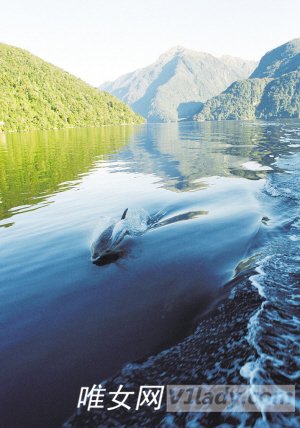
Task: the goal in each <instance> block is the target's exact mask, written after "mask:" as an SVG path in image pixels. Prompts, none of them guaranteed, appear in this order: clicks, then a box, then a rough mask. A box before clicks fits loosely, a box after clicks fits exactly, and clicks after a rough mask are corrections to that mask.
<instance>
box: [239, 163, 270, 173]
mask: <svg viewBox="0 0 300 428" xmlns="http://www.w3.org/2000/svg"><path fill="white" fill-rule="evenodd" d="M242 167H243V168H244V169H247V170H248V171H272V170H273V168H271V167H270V166H264V165H261V164H260V163H258V162H256V161H249V162H245V163H243V164H242Z"/></svg>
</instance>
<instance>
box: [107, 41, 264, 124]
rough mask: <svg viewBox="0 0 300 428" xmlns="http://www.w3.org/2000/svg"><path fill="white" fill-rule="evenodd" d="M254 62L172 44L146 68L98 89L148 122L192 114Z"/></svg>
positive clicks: (167, 120) (252, 68)
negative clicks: (172, 45) (116, 99)
mask: <svg viewBox="0 0 300 428" xmlns="http://www.w3.org/2000/svg"><path fill="white" fill-rule="evenodd" d="M255 66H256V63H255V62H254V61H247V60H243V59H240V58H234V57H229V56H224V57H221V58H216V57H214V56H213V55H210V54H208V53H203V52H195V51H192V50H189V49H185V48H183V47H180V46H178V47H175V48H172V49H170V50H169V51H167V52H165V53H164V54H162V55H161V56H160V57H159V58H158V60H157V61H156V62H154V63H153V64H151V65H149V66H148V67H145V68H142V69H140V70H136V71H134V72H132V73H128V74H126V75H124V76H121V77H119V78H118V79H117V80H115V81H114V82H106V83H104V84H103V85H101V86H100V88H101V89H103V90H105V91H107V92H110V93H111V94H113V95H115V96H116V97H118V98H119V99H120V100H122V101H124V102H125V103H127V104H128V105H129V106H130V107H131V108H132V109H133V110H134V111H135V112H137V113H139V114H140V115H142V116H144V117H145V118H147V120H148V121H149V122H170V121H177V120H181V119H184V118H188V117H191V116H193V115H194V114H195V113H196V112H197V111H199V109H200V108H201V106H202V104H203V103H204V102H205V101H206V100H207V99H209V98H211V97H213V96H214V95H217V94H219V93H220V92H221V91H223V90H224V89H225V88H226V87H227V86H228V85H230V84H231V83H232V82H233V81H235V80H237V79H243V78H246V77H248V76H249V75H250V73H251V72H252V71H253V70H254V68H255Z"/></svg>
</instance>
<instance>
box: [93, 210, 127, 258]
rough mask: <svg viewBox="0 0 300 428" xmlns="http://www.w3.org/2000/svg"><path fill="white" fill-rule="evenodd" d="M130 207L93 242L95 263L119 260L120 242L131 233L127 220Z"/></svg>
mask: <svg viewBox="0 0 300 428" xmlns="http://www.w3.org/2000/svg"><path fill="white" fill-rule="evenodd" d="M127 211H128V208H126V210H125V211H124V212H123V214H122V217H121V219H120V220H119V221H117V222H116V223H113V224H112V225H110V226H109V227H108V228H107V229H105V230H104V231H103V232H102V233H101V235H100V236H99V237H98V238H97V239H96V240H95V241H94V242H93V243H92V246H91V261H92V262H93V263H94V264H98V265H104V264H108V263H111V262H113V261H115V260H117V259H118V258H119V256H120V253H121V251H120V249H119V244H120V243H121V241H122V240H123V239H124V238H125V236H126V235H128V234H129V231H128V228H127V222H126V214H127Z"/></svg>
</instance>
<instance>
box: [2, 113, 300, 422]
mask: <svg viewBox="0 0 300 428" xmlns="http://www.w3.org/2000/svg"><path fill="white" fill-rule="evenodd" d="M299 189H300V122H299V121H282V122H279V121H276V122H258V121H257V122H220V123H200V124H199V123H180V124H157V125H156V124H153V125H141V126H137V127H111V128H102V129H72V130H62V131H48V132H30V133H18V134H0V283H1V287H0V296H1V298H0V308H1V311H0V317H1V318H0V319H1V333H0V334H1V344H0V352H1V397H0V399H1V403H3V406H2V409H3V410H1V419H2V422H1V425H2V426H3V427H6V428H9V427H22V428H23V427H57V426H60V425H61V424H62V423H63V422H64V421H65V420H66V419H67V418H68V417H69V416H70V415H71V414H72V413H73V411H74V409H75V407H76V405H77V400H78V395H79V390H80V387H81V386H90V385H93V384H94V383H98V382H99V381H100V380H102V379H105V378H108V377H110V376H112V375H114V374H115V373H117V372H118V371H119V370H120V369H121V368H122V367H123V366H124V365H125V364H126V363H128V362H133V361H137V360H141V359H144V358H145V357H146V356H149V355H154V354H157V353H158V352H160V351H161V350H163V349H168V348H170V347H172V345H174V344H175V343H178V342H180V341H181V340H183V339H184V338H185V337H188V336H189V335H190V334H192V333H193V331H194V329H195V326H196V325H197V320H198V319H199V317H201V316H202V315H203V314H205V313H207V312H208V311H210V310H212V309H213V308H214V307H216V306H217V305H218V302H219V301H220V299H222V296H223V292H224V285H225V284H226V283H228V281H230V280H231V279H232V278H233V277H234V276H235V275H236V272H237V271H236V268H237V266H238V265H239V263H240V262H241V261H242V260H245V259H247V258H248V257H250V256H253V255H254V254H260V255H259V257H258V258H257V260H256V262H255V263H256V264H257V265H260V267H261V269H262V264H263V265H264V266H263V269H264V272H265V273H264V275H262V274H260V275H259V274H257V276H256V279H255V281H256V283H255V284H256V286H257V289H258V291H257V292H260V293H261V295H263V297H264V299H266V301H267V302H269V303H270V302H271V303H270V305H269V307H268V305H265V306H264V307H263V308H262V309H260V311H261V312H260V315H259V316H258V315H256V318H255V320H254V321H252V324H251V322H250V320H249V329H250V330H251V328H252V329H253V331H255V332H257V331H259V332H260V334H261V335H260V336H259V335H257V334H256V333H255V334H254V333H253V332H252V333H253V334H250V333H251V331H250V330H249V331H250V333H249V334H250V336H249V337H250V338H249V347H253V349H255V350H256V353H257V358H256V360H255V361H254V360H252V361H251V362H250V363H246V362H245V364H244V367H243V373H244V375H245V377H247V376H248V378H247V379H248V381H249V382H251V381H252V380H253V379H254V375H253V373H254V372H255V373H256V374H257V373H261V379H264V381H265V380H268V381H270V382H271V381H272V380H273V381H274V379H278V376H279V374H278V372H279V371H280V380H281V381H282V383H284V382H283V381H285V382H286V383H291V382H292V383H295V382H296V378H297V376H298V375H299V360H297V359H296V355H297V354H295V358H294V357H293V355H294V354H293V350H292V351H291V353H290V355H289V356H287V354H286V350H287V349H288V347H290V346H291V344H293V346H294V345H295V343H296V344H299V337H298V336H297V334H296V331H297V328H299V325H300V323H299V314H298V313H297V305H296V302H298V303H299V300H297V299H299V291H298V286H299V278H300V271H299V261H300V259H299V246H300V235H299V231H300V214H299V213H300V211H299V208H300V206H299V205H300V194H299ZM125 208H128V213H130V212H131V211H134V210H139V209H144V210H146V211H147V212H148V213H149V215H150V216H156V215H157V214H158V213H159V215H160V217H161V219H160V224H159V226H160V227H156V228H153V229H151V230H149V231H147V232H146V233H144V234H142V235H140V236H134V237H127V238H126V239H125V240H124V242H123V243H122V250H123V254H122V257H120V258H119V260H117V261H116V262H115V263H111V264H108V265H105V266H97V265H94V264H92V263H91V261H90V245H91V242H92V239H93V237H96V236H97V234H98V233H100V232H101V231H102V230H103V229H104V228H105V227H106V226H107V225H108V224H110V222H112V221H114V220H117V219H119V218H120V217H121V215H122V213H123V211H124V209H125ZM270 255H272V257H271V258H270ZM297 257H298V258H297ZM279 264H281V265H280V266H281V267H279ZM280 275H281V276H280ZM297 275H298V276H297ZM292 278H293V279H292ZM268 281H269V282H268ZM284 281H285V282H284ZM278 284H279V285H280V286H278ZM297 284H298V285H297ZM275 285H277V286H275ZM278 302H280V304H281V306H280V307H279V309H278V307H276V305H278V304H279V303H278ZM283 302H285V303H284V305H283ZM274 308H275V309H274ZM285 312H286V313H287V314H289V315H288V316H289V318H288V319H287V318H286V316H287V315H285ZM272 323H275V327H274V330H273V331H272V335H271V336H270V331H269V330H268V328H267V327H268V326H270V325H272ZM254 325H255V327H254ZM267 331H268V332H267ZM266 337H268V340H266ZM262 338H263V339H264V340H262ZM293 349H294V348H293ZM275 352H276V353H277V354H276V355H277V357H276V358H277V362H276V363H274V364H273V366H272V367H271V368H270V361H271V356H272V355H273V354H274V353H275ZM268 357H269V359H268ZM232 358H234V356H233V357H232ZM287 358H289V360H287ZM276 367H277V369H276ZM259 370H260V371H259ZM276 370H277V371H276ZM297 373H298V375H297ZM272 376H273V377H272Z"/></svg>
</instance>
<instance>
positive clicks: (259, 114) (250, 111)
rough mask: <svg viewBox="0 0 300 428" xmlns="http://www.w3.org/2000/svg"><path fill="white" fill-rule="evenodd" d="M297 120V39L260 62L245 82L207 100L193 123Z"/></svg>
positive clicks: (299, 84)
mask: <svg viewBox="0 0 300 428" xmlns="http://www.w3.org/2000/svg"><path fill="white" fill-rule="evenodd" d="M299 117H300V38H299V39H294V40H291V41H289V42H287V43H285V44H283V45H281V46H279V47H277V48H275V49H273V50H271V51H270V52H267V53H266V54H265V55H264V56H263V57H262V59H261V60H260V62H259V64H258V66H257V68H256V69H255V70H254V71H253V73H252V74H251V76H250V78H249V79H246V80H241V81H237V82H234V83H233V84H232V85H231V86H230V87H229V88H227V89H226V90H225V91H224V92H223V93H221V94H220V95H218V96H216V97H213V98H212V99H210V100H208V101H207V102H206V103H205V105H204V106H203V107H202V109H201V111H200V113H199V114H198V115H196V117H195V118H196V119H197V120H199V121H203V120H228V119H231V120H237V119H243V120H249V119H255V118H258V119H272V118H299Z"/></svg>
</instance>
